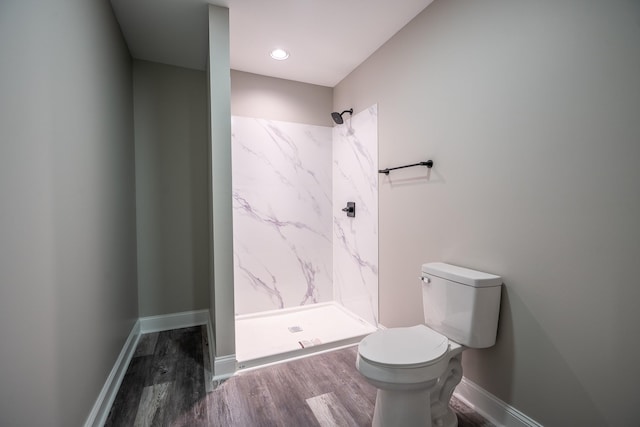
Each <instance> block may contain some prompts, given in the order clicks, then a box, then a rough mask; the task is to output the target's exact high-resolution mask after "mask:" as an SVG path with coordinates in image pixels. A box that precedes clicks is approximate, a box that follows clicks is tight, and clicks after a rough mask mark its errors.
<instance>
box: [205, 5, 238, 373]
mask: <svg viewBox="0 0 640 427" xmlns="http://www.w3.org/2000/svg"><path fill="white" fill-rule="evenodd" d="M229 61H230V60H229V9H227V8H225V7H220V6H213V5H209V62H208V64H207V71H208V89H209V90H208V96H209V98H208V101H209V103H208V105H209V147H210V151H209V163H208V165H209V168H210V169H209V172H210V175H209V177H210V179H209V181H208V182H209V183H210V187H209V188H210V192H209V194H210V199H209V203H210V211H211V215H210V223H209V224H210V225H209V227H210V233H211V234H210V240H209V247H210V250H211V252H212V257H211V259H212V264H211V274H210V277H209V294H210V310H211V311H212V312H211V313H210V316H211V323H212V325H213V329H214V340H215V342H214V345H215V349H214V350H215V357H216V358H219V357H225V356H227V357H228V358H229V359H233V357H232V355H233V354H235V348H236V346H235V335H236V334H235V316H234V310H233V291H234V289H233V216H232V208H231V203H232V197H231V81H230V80H231V76H230V73H229V70H230V68H229ZM215 362H216V360H214V363H215ZM226 373H227V372H224V373H221V372H220V369H215V368H214V375H218V376H219V375H220V374H226Z"/></svg>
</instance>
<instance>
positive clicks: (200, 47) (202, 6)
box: [111, 0, 433, 87]
mask: <svg viewBox="0 0 640 427" xmlns="http://www.w3.org/2000/svg"><path fill="white" fill-rule="evenodd" d="M432 1H433V0H395V1H394V0H209V1H207V0H111V4H112V6H113V10H114V12H115V15H116V18H117V19H118V22H119V23H120V27H121V28H122V32H123V34H124V37H125V39H126V40H127V44H128V46H129V50H130V51H131V55H132V56H133V57H134V58H138V59H144V60H148V61H154V62H160V63H164V64H170V65H177V66H180V67H187V68H194V69H199V70H204V69H205V61H206V57H207V37H208V36H207V34H208V12H207V8H208V7H207V5H208V4H209V3H211V4H215V5H218V6H225V7H228V8H229V25H230V32H231V34H230V43H231V46H230V48H231V68H233V69H235V70H240V71H247V72H250V73H256V74H262V75H266V76H272V77H279V78H283V79H288V80H296V81H301V82H305V83H312V84H317V85H322V86H329V87H333V86H335V85H336V84H338V83H339V82H340V81H341V80H342V79H343V78H344V77H346V76H347V75H348V74H349V73H350V72H351V71H353V69H355V68H356V67H357V66H358V65H360V64H361V63H362V62H363V61H364V60H365V59H367V58H368V57H369V55H371V54H372V53H373V52H375V51H376V50H377V49H378V48H379V47H380V46H382V45H383V44H384V43H385V42H386V41H387V40H389V39H390V38H391V36H393V35H394V34H395V33H396V32H398V30H400V29H401V28H402V27H404V26H405V25H406V24H407V23H408V22H409V21H410V20H411V19H413V18H414V17H415V16H416V15H417V14H418V13H420V12H421V11H422V10H423V9H424V8H425V7H426V6H427V5H429V4H430V3H431V2H432ZM275 47H282V48H285V49H287V50H288V51H289V52H290V57H289V59H288V60H286V61H275V60H273V59H271V57H270V56H269V52H270V51H271V49H273V48H275Z"/></svg>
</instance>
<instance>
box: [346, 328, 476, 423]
mask: <svg viewBox="0 0 640 427" xmlns="http://www.w3.org/2000/svg"><path fill="white" fill-rule="evenodd" d="M462 349H463V347H462V346H460V345H459V344H456V343H454V342H451V341H449V339H448V338H447V337H445V336H444V335H441V334H439V333H438V332H436V331H434V330H432V329H430V328H428V327H427V326H425V325H417V326H412V327H408V328H393V329H384V330H380V331H377V332H375V333H373V334H371V335H369V336H367V337H366V338H364V339H363V340H362V341H361V342H360V345H359V346H358V357H357V360H356V367H357V369H358V370H359V371H360V373H361V374H362V375H363V376H364V377H365V378H366V379H367V381H368V382H369V383H371V384H372V385H373V386H375V387H376V388H378V394H377V396H376V406H375V410H374V415H373V423H372V425H373V426H374V427H380V426H392V425H393V426H403V427H404V426H407V427H411V426H416V427H417V426H420V427H424V426H428V425H437V426H442V427H453V426H456V425H457V418H456V416H455V414H454V413H453V411H451V409H449V407H448V401H449V399H450V398H451V395H450V394H449V395H448V396H446V394H447V393H446V391H445V395H443V396H441V395H442V392H443V390H444V389H445V383H447V379H449V377H451V375H449V374H450V373H452V372H453V371H456V372H458V371H459V372H460V377H461V376H462V374H461V372H462V371H461V369H458V368H459V365H460V360H459V357H458V355H459V354H460V353H461V352H462ZM452 360H453V363H452ZM453 377H457V376H456V375H453ZM459 381H460V379H457V381H455V384H453V385H452V386H451V387H449V388H448V389H450V390H451V393H452V392H453V389H454V388H455V385H456V384H457V383H458V382H459ZM449 382H451V379H449ZM442 398H444V399H445V403H444V404H443V403H442V402H441V400H442ZM427 402H431V403H429V404H428V403H427Z"/></svg>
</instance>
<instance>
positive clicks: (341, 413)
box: [105, 326, 492, 427]
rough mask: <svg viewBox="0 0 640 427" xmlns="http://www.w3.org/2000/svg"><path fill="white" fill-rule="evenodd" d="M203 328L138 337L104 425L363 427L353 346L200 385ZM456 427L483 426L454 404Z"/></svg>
mask: <svg viewBox="0 0 640 427" xmlns="http://www.w3.org/2000/svg"><path fill="white" fill-rule="evenodd" d="M206 336H207V334H206V330H205V329H204V327H200V326H198V327H194V328H185V329H176V330H172V331H166V332H158V333H152V334H145V335H143V336H142V337H141V339H140V342H139V344H138V347H137V348H136V352H135V354H134V357H133V359H132V360H131V363H130V365H129V368H128V370H127V373H126V375H125V378H124V380H123V382H122V385H121V386H120V390H119V391H118V394H117V396H116V399H115V401H114V404H113V407H112V408H111V412H110V413H109V417H108V419H107V422H106V424H105V425H106V426H225V427H226V426H239V427H252V426H265V427H267V426H287V427H289V426H291V427H294V426H305V427H306V426H321V427H328V426H331V427H333V426H368V425H371V417H372V415H373V407H374V402H375V395H376V389H375V388H374V387H372V386H371V385H370V384H369V383H367V382H366V381H365V380H364V378H362V376H360V374H359V373H358V371H357V370H356V368H355V359H356V347H350V348H347V349H342V350H337V351H332V352H329V353H324V354H320V355H316V356H311V357H307V358H304V359H299V360H294V361H291V362H287V363H283V364H279V365H273V366H269V367H265V368H260V369H256V370H252V371H246V372H240V373H239V374H237V375H235V376H233V377H232V378H230V379H228V380H226V381H223V382H219V383H213V384H211V383H210V384H207V383H206V381H205V366H207V365H206V363H208V360H205V359H208V348H207V341H206ZM452 407H453V408H454V410H455V411H456V414H457V415H458V422H459V426H460V427H490V426H492V424H490V423H489V422H487V421H486V420H484V419H483V418H482V417H480V416H479V415H478V414H477V413H475V412H474V411H473V410H472V409H471V408H469V407H468V406H466V405H464V404H463V403H462V402H460V401H458V400H457V399H455V397H454V398H453V400H452Z"/></svg>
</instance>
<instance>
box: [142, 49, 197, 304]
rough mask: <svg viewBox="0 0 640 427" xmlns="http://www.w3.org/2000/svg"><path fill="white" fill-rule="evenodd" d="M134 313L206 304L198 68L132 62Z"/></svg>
mask: <svg viewBox="0 0 640 427" xmlns="http://www.w3.org/2000/svg"><path fill="white" fill-rule="evenodd" d="M133 87H134V117H135V147H136V148H135V151H136V216H137V236H138V292H139V308H140V316H154V315H160V314H169V313H177V312H181V311H189V310H200V309H207V308H208V307H209V286H208V280H209V279H208V278H209V238H208V235H209V222H208V221H209V220H208V215H209V214H208V204H207V200H208V195H207V193H208V187H207V143H208V142H207V82H206V73H205V72H204V71H195V70H188V69H186V68H179V67H174V66H170V65H163V64H157V63H153V62H147V61H139V60H135V61H134V62H133Z"/></svg>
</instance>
